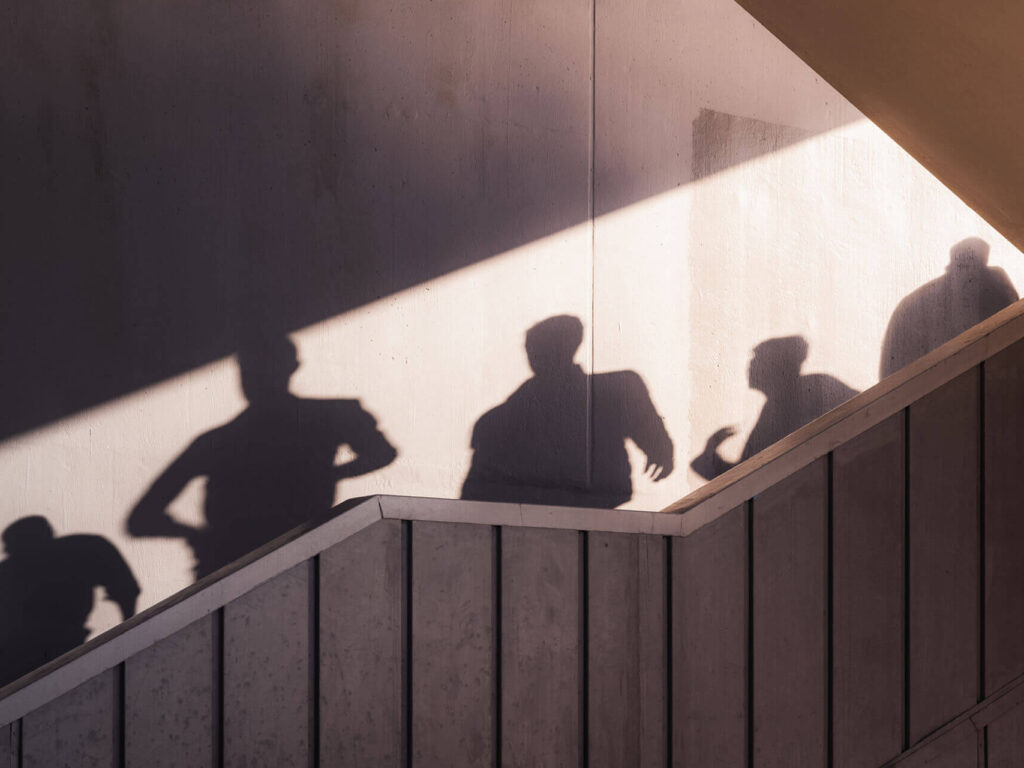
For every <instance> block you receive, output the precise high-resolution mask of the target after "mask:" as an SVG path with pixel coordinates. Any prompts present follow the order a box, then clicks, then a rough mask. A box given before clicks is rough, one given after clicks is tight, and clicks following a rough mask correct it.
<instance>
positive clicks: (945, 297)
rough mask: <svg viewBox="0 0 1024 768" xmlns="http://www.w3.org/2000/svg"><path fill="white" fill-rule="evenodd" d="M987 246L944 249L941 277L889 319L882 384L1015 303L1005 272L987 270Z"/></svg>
mask: <svg viewBox="0 0 1024 768" xmlns="http://www.w3.org/2000/svg"><path fill="white" fill-rule="evenodd" d="M988 252H989V247H988V243H986V242H985V241H984V240H982V239H980V238H977V237H969V238H967V239H966V240H961V241H960V242H959V243H957V244H956V245H954V246H953V247H952V248H950V249H949V264H948V265H947V266H946V274H944V275H943V276H942V277H939V278H936V279H935V280H932V281H931V282H930V283H925V284H924V285H922V286H921V287H920V288H918V289H917V290H916V291H914V292H913V293H911V294H910V295H909V296H907V297H906V298H905V299H903V300H902V301H901V302H900V303H899V304H898V305H897V306H896V310H895V311H894V312H893V313H892V318H890V320H889V326H888V328H887V329H886V331H885V340H884V341H883V342H882V361H881V364H880V365H879V369H878V376H879V378H881V379H884V378H885V377H886V376H888V375H889V374H891V373H895V372H896V371H898V370H899V369H900V368H903V367H905V366H907V365H910V364H911V363H912V362H914V361H915V360H917V359H918V358H919V357H922V356H923V355H926V354H927V353H928V352H931V351H932V350H933V349H936V348H937V347H940V346H941V345H943V344H945V343H946V342H947V341H949V340H950V339H952V338H953V337H954V336H958V335H960V334H961V333H963V332H964V331H966V330H967V329H968V328H971V327H972V326H975V325H977V324H978V323H980V322H981V321H982V320H984V319H985V318H988V317H991V316H992V315H994V314H995V313H996V312H998V311H999V310H1001V309H1003V308H1005V307H1008V306H1010V304H1013V303H1014V302H1015V301H1017V299H1018V298H1019V297H1018V296H1017V290H1016V288H1014V287H1013V283H1011V282H1010V278H1009V277H1008V276H1007V274H1006V272H1004V271H1003V270H1002V269H999V268H998V267H990V266H988Z"/></svg>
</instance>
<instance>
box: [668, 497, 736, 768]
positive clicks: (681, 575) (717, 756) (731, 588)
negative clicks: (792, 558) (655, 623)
mask: <svg viewBox="0 0 1024 768" xmlns="http://www.w3.org/2000/svg"><path fill="white" fill-rule="evenodd" d="M748 533H749V527H748V515H747V505H746V504H744V505H743V506H740V507H737V508H736V509H734V510H732V511H731V512H728V513H726V514H725V515H723V516H722V517H720V518H719V519H718V520H715V521H714V522H713V523H711V524H709V525H706V526H704V527H703V528H701V529H700V530H698V531H695V532H694V533H692V534H690V535H689V536H687V537H685V538H673V539H672V715H673V717H672V764H673V766H675V768H702V767H703V766H722V767H723V768H733V767H735V768H741V767H742V768H745V767H746V765H747V751H748V745H747V706H748V702H747V690H748V656H749V654H748V647H749V627H748V620H747V619H748V615H749V595H748V577H749V570H748V569H749V558H748V554H749V537H748Z"/></svg>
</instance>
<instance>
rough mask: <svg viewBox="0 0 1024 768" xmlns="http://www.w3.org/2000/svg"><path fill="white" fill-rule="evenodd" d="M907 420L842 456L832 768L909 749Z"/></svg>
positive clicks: (836, 515) (842, 450)
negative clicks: (906, 702) (906, 738)
mask: <svg viewBox="0 0 1024 768" xmlns="http://www.w3.org/2000/svg"><path fill="white" fill-rule="evenodd" d="M904 425H905V421H904V414H903V413H898V414H896V415H895V416H892V417H891V418H889V419H887V420H885V421H883V422H882V423H881V424H878V425H877V426H875V427H873V428H872V429H870V430H868V431H867V432H865V433H864V434H862V435H860V436H859V437H856V438H854V439H853V440H851V441H849V442H848V443H845V444H843V445H841V446H840V447H838V448H836V450H835V452H834V454H833V464H832V468H833V481H832V494H833V495H832V499H833V501H832V510H833V528H832V530H833V537H832V547H833V549H832V551H833V565H832V568H833V582H832V583H833V592H832V594H833V601H832V621H833V630H832V632H833V634H832V643H833V646H832V647H833V703H834V704H833V712H834V717H833V760H834V762H833V764H834V766H835V768H875V767H876V766H878V765H881V764H882V763H884V762H885V761H886V760H890V759H892V758H894V757H896V756H897V755H898V754H899V753H900V751H901V750H902V746H903V723H904V719H903V700H904V687H903V681H904V669H903V667H904V663H903V660H904V627H903V625H904V592H905V589H904V577H905V574H904V563H905V549H904V527H905V522H906V516H905V506H906V498H905V490H904V489H905V479H906V478H905V464H906V462H905V461H904V458H905V454H904V446H905V442H904Z"/></svg>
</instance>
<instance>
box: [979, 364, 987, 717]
mask: <svg viewBox="0 0 1024 768" xmlns="http://www.w3.org/2000/svg"><path fill="white" fill-rule="evenodd" d="M985 569H986V561H985V361H984V360H982V361H981V363H980V364H979V365H978V701H979V702H981V701H984V700H985V614H986V610H985Z"/></svg>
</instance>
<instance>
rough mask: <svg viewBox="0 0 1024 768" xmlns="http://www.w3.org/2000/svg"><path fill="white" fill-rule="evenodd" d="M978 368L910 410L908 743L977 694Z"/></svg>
mask: <svg viewBox="0 0 1024 768" xmlns="http://www.w3.org/2000/svg"><path fill="white" fill-rule="evenodd" d="M979 382H980V378H979V374H978V369H977V368H975V369H972V370H970V371H968V372H966V373H964V374H962V375H961V376H958V377H957V378H956V379H954V380H953V381H951V382H949V383H948V384H946V385H944V386H943V387H941V388H940V389H938V390H936V391H934V392H932V393H931V394H929V395H928V396H926V397H924V398H922V399H921V400H919V401H918V402H916V403H914V404H913V405H912V406H911V407H910V437H909V439H910V466H909V468H908V469H909V482H910V488H909V491H910V494H909V495H910V520H909V537H910V540H909V542H908V547H909V558H910V561H909V567H910V573H909V577H910V595H909V601H910V617H909V619H910V626H909V628H908V631H909V633H910V635H909V648H910V659H909V678H910V702H909V707H910V712H909V720H910V734H909V736H910V743H911V744H913V743H916V742H917V741H919V740H920V739H921V738H922V737H923V736H925V735H927V734H928V733H930V732H931V731H933V730H935V729H936V728H938V727H939V726H941V725H942V724H944V723H946V722H948V721H949V720H951V719H952V718H953V717H955V716H956V715H958V714H959V713H961V712H963V711H964V710H966V709H967V708H968V707H970V706H971V705H973V704H974V703H976V702H977V700H978V678H979V675H978V661H979V653H978V651H979V648H978V645H979V643H978V640H979V630H980V627H979V624H978V620H979V610H978V609H979V605H978V603H979V583H978V579H979V557H980V552H979V548H980V547H979V530H978V527H979V517H978V493H979V478H978V470H979V466H978V463H979V461H978V448H979V446H978V431H979V422H978V417H979V413H978V396H979V392H978V388H979Z"/></svg>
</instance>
